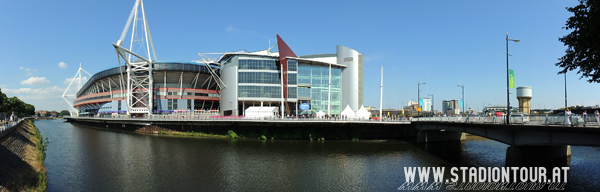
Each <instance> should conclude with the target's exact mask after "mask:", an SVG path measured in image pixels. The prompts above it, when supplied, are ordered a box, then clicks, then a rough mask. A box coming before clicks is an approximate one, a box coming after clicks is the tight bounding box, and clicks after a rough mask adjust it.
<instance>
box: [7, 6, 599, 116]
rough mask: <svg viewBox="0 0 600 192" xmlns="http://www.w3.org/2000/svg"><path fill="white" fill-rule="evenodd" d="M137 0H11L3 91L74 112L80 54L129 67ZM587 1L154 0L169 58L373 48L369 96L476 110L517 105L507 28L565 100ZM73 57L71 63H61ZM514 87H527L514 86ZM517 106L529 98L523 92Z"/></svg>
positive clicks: (591, 101) (523, 75) (153, 26)
mask: <svg viewBox="0 0 600 192" xmlns="http://www.w3.org/2000/svg"><path fill="white" fill-rule="evenodd" d="M134 2H135V1H134V0H127V1H123V0H120V1H116V0H107V1H66V0H65V1H29V0H23V1H8V0H0V4H1V5H2V6H0V45H2V46H0V88H2V92H5V93H7V95H9V96H15V95H16V96H18V97H19V98H22V100H24V101H25V102H28V103H32V104H34V105H35V106H36V109H46V110H48V109H49V110H62V109H67V104H66V103H65V102H64V101H63V100H62V98H60V97H59V96H60V95H62V93H63V92H64V90H65V88H66V87H67V84H65V80H66V79H67V78H72V77H73V75H74V74H75V73H76V71H77V69H78V66H79V63H81V64H82V66H83V68H84V69H85V70H87V71H89V72H90V73H92V74H94V73H96V72H99V71H101V70H103V69H106V68H109V67H112V66H115V65H117V57H116V54H115V51H114V48H113V47H112V45H111V42H116V41H117V40H118V38H119V36H120V34H121V32H122V30H123V27H124V26H125V23H126V21H127V17H128V16H129V12H130V11H131V8H132V7H133V4H134ZM577 4H578V1H575V0H568V1H563V0H548V1H512V0H504V1H475V0H460V1H458V0H456V1H441V0H439V1H436V0H432V1H369V2H368V3H367V2H366V1H347V0H346V1H178V0H172V1H153V0H146V1H144V6H145V10H146V15H147V17H148V23H149V26H150V30H151V32H152V38H153V41H154V45H155V48H156V54H157V57H158V59H159V60H183V61H190V60H197V59H199V57H198V55H197V53H199V52H227V51H236V50H241V49H245V50H248V51H258V50H264V49H266V48H267V46H268V45H269V40H271V41H275V39H276V34H279V35H280V36H281V37H282V38H283V39H284V40H285V41H286V42H287V44H288V45H289V46H290V47H291V48H292V49H293V50H294V52H295V53H296V54H297V55H308V54H321V53H335V51H336V45H343V46H347V47H350V48H353V49H356V50H358V51H359V52H361V53H362V54H364V56H365V62H364V67H365V68H364V78H365V81H364V85H365V86H364V98H365V99H364V102H365V105H372V106H377V107H378V106H379V89H378V88H379V79H380V68H381V66H383V67H384V70H385V72H384V81H385V82H384V97H383V98H384V108H388V107H391V108H399V107H400V106H401V105H406V102H407V101H408V100H416V99H417V83H418V82H426V83H427V84H425V85H422V86H421V90H422V91H421V96H422V97H426V96H427V94H433V95H435V104H434V106H435V109H436V110H440V109H441V101H442V100H451V99H460V97H461V89H460V87H457V86H456V85H457V84H461V85H465V103H466V104H467V107H471V108H478V109H479V110H480V109H481V108H482V105H486V106H487V105H490V104H491V105H498V104H500V105H505V104H506V54H505V52H506V41H505V34H506V33H507V32H508V33H509V36H510V38H513V39H520V40H521V42H519V43H514V42H510V44H509V52H510V54H511V55H513V56H512V57H510V68H511V69H513V70H515V76H516V78H515V79H516V86H517V87H518V86H531V87H532V89H533V99H532V100H531V104H532V108H538V106H540V107H541V108H544V106H546V108H559V107H562V106H564V79H563V78H564V77H563V76H562V75H557V72H558V71H559V68H558V67H556V66H554V63H556V62H557V58H559V57H561V56H562V55H563V54H564V50H565V49H566V47H565V46H564V45H563V44H562V43H561V42H559V41H558V38H559V37H561V36H564V35H566V34H568V31H566V30H564V29H562V27H563V26H564V24H565V22H566V20H567V18H568V17H570V16H571V14H570V13H569V12H567V11H566V9H565V7H571V6H575V5H577ZM60 63H64V64H60ZM579 77H580V76H579V75H577V74H576V73H575V72H570V73H569V74H568V75H567V84H568V95H569V96H568V98H569V100H568V102H569V105H575V104H577V105H581V104H582V102H583V104H584V105H586V106H587V105H597V104H600V98H598V95H600V89H598V84H590V83H588V82H587V81H585V79H581V80H580V79H579ZM512 92H516V90H514V89H512ZM511 103H513V106H516V105H517V99H516V96H515V95H514V94H512V95H511Z"/></svg>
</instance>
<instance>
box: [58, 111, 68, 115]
mask: <svg viewBox="0 0 600 192" xmlns="http://www.w3.org/2000/svg"><path fill="white" fill-rule="evenodd" d="M58 115H59V116H68V115H71V113H69V111H67V110H62V111H60V113H59V114H58Z"/></svg>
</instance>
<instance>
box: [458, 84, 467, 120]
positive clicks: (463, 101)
mask: <svg viewBox="0 0 600 192" xmlns="http://www.w3.org/2000/svg"><path fill="white" fill-rule="evenodd" d="M456 86H457V87H462V107H463V110H462V111H463V113H464V112H465V85H456Z"/></svg>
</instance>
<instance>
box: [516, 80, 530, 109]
mask: <svg viewBox="0 0 600 192" xmlns="http://www.w3.org/2000/svg"><path fill="white" fill-rule="evenodd" d="M531 97H532V94H531V87H517V99H519V112H525V114H527V115H529V113H530V111H531Z"/></svg>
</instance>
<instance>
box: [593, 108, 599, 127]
mask: <svg viewBox="0 0 600 192" xmlns="http://www.w3.org/2000/svg"><path fill="white" fill-rule="evenodd" d="M594 115H596V123H598V127H600V113H598V110H597V109H596V112H594Z"/></svg>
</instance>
